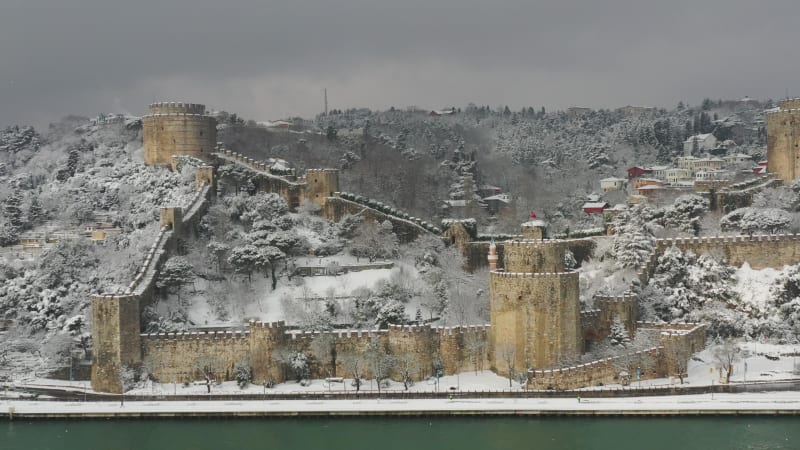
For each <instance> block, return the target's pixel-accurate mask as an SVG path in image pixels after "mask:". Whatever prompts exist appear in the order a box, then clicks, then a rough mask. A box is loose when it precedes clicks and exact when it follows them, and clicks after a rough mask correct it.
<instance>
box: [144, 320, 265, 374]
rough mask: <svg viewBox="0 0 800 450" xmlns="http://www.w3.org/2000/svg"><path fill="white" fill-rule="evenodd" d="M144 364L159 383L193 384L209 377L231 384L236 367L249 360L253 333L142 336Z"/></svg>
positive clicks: (227, 332)
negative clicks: (206, 376)
mask: <svg viewBox="0 0 800 450" xmlns="http://www.w3.org/2000/svg"><path fill="white" fill-rule="evenodd" d="M140 338H141V349H142V364H143V365H144V367H145V369H146V370H147V371H148V372H149V373H150V374H151V375H152V376H153V377H154V378H155V379H156V380H160V381H173V382H191V381H194V380H202V379H204V374H205V373H208V374H209V375H210V376H212V377H213V378H215V379H221V380H231V379H233V378H234V367H235V366H236V364H238V363H240V362H247V361H248V358H249V356H250V341H251V339H250V332H249V331H248V330H239V331H217V332H208V333H203V332H186V333H162V334H142V335H141V336H140Z"/></svg>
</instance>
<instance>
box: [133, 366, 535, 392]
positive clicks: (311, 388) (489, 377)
mask: <svg viewBox="0 0 800 450" xmlns="http://www.w3.org/2000/svg"><path fill="white" fill-rule="evenodd" d="M355 390H356V388H355V387H354V386H353V380H352V379H351V378H348V379H345V380H344V382H341V383H339V382H332V383H328V382H326V381H325V380H311V384H310V385H308V386H301V385H300V384H299V383H296V382H294V381H289V382H286V383H279V384H277V385H275V387H273V388H270V389H266V390H265V389H264V387H263V386H261V385H257V384H251V385H249V386H247V387H246V388H245V389H240V388H239V386H237V385H236V383H235V382H233V381H227V382H224V383H222V384H220V385H215V386H213V387H212V388H211V393H212V394H220V395H222V394H224V395H231V394H263V393H267V394H292V393H296V394H303V393H309V392H355ZM450 390H454V391H463V392H469V391H503V390H504V391H508V390H513V391H519V390H521V387H520V385H519V383H517V382H516V381H512V383H511V387H510V388H509V385H508V378H504V377H501V376H499V375H497V374H495V373H494V372H491V371H488V370H484V371H480V372H477V373H476V372H463V373H461V374H460V375H448V376H445V377H441V378H440V379H439V386H438V391H439V392H445V391H450ZM386 391H390V392H401V391H402V392H405V391H406V390H405V388H404V387H403V383H400V382H397V381H389V382H388V387H382V388H381V392H386ZM436 391H437V386H436V381H435V380H434V379H430V380H422V381H418V382H416V383H414V385H413V386H409V388H408V392H436ZM207 392H208V391H207V389H206V386H205V385H202V384H198V385H190V386H187V387H184V386H182V385H180V384H178V385H173V384H172V383H149V384H148V386H145V387H142V388H138V389H134V390H131V391H129V392H128V393H129V394H133V395H136V394H141V395H170V394H178V395H191V394H198V395H206V394H207ZM361 392H378V386H377V384H376V383H375V381H374V380H365V381H363V382H362V384H361Z"/></svg>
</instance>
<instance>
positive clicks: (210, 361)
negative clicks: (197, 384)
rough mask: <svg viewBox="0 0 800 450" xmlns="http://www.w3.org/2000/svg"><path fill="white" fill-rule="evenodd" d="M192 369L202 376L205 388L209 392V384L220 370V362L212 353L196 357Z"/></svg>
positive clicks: (215, 378) (214, 379)
mask: <svg viewBox="0 0 800 450" xmlns="http://www.w3.org/2000/svg"><path fill="white" fill-rule="evenodd" d="M194 370H195V373H199V374H200V376H202V377H203V379H204V380H205V382H206V389H207V391H208V393H209V394H210V393H211V385H212V384H213V383H214V381H216V380H217V373H219V372H221V371H222V364H221V362H220V360H219V358H218V357H217V356H214V355H206V356H203V357H201V358H197V359H196V360H195V362H194Z"/></svg>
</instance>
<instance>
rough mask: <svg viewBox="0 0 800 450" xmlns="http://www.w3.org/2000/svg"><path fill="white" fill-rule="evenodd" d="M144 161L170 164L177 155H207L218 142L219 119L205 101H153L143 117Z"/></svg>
mask: <svg viewBox="0 0 800 450" xmlns="http://www.w3.org/2000/svg"><path fill="white" fill-rule="evenodd" d="M142 127H143V129H144V163H145V164H147V165H167V164H170V163H171V160H172V156H173V155H185V156H193V157H195V158H200V159H207V158H208V157H209V156H210V153H212V152H213V151H214V149H215V148H216V144H217V120H216V119H215V118H213V117H211V116H209V115H207V114H206V107H205V105H201V104H197V103H174V102H163V103H153V104H151V105H150V111H149V114H148V115H146V116H144V117H143V118H142Z"/></svg>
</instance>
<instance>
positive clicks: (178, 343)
mask: <svg viewBox="0 0 800 450" xmlns="http://www.w3.org/2000/svg"><path fill="white" fill-rule="evenodd" d="M487 336H488V326H486V325H481V326H468V327H452V328H450V327H431V326H430V325H423V326H409V325H403V326H390V327H389V329H388V330H335V331H327V332H302V331H295V330H287V329H286V325H285V324H284V323H283V322H275V323H262V322H251V323H250V326H249V328H248V329H246V330H237V331H226V332H207V333H206V332H187V333H161V334H142V335H141V336H140V339H141V349H142V359H143V364H144V365H145V367H147V369H148V370H149V371H150V373H152V374H153V375H154V376H155V377H156V378H157V379H158V381H161V382H184V381H196V380H202V379H203V374H202V370H201V369H202V368H203V367H205V366H209V367H212V368H213V371H214V373H215V374H216V378H217V379H219V380H233V379H234V376H235V373H234V370H233V369H234V367H235V366H236V364H238V363H247V364H249V365H250V367H251V368H252V370H253V382H256V383H263V382H265V381H269V380H273V381H278V382H281V381H285V380H286V379H290V378H291V377H292V374H291V373H290V371H289V370H288V369H287V367H286V366H285V365H284V364H283V363H282V362H281V359H282V355H285V354H290V353H292V352H303V353H305V354H306V355H307V356H308V357H309V359H308V362H309V369H310V374H309V375H310V377H312V378H326V377H330V376H339V377H347V378H351V377H352V371H351V368H350V365H348V363H347V361H348V358H349V357H351V356H352V357H355V358H356V359H358V361H359V367H360V372H361V376H362V377H363V378H365V379H369V378H371V377H373V368H372V365H371V361H370V358H369V351H370V350H369V346H370V345H371V344H373V343H377V345H378V346H379V348H380V349H381V351H382V352H384V353H385V354H387V355H390V356H391V357H392V358H394V360H395V366H394V367H393V368H392V370H391V373H390V374H389V375H390V376H391V378H392V379H394V380H396V381H401V380H402V377H401V369H402V368H403V366H404V365H406V364H408V365H409V367H412V372H413V377H414V379H416V380H422V379H425V378H427V377H430V376H432V375H434V371H433V367H434V361H435V360H436V358H441V359H442V362H443V363H444V374H446V375H450V374H454V373H457V371H459V370H460V371H464V370H470V369H473V368H475V366H477V367H478V368H482V367H486V366H488V364H487V362H488V356H487V355H488V347H487V345H486V339H487ZM332 363H333V364H334V367H335V369H333V370H332V367H331V364H332Z"/></svg>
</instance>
